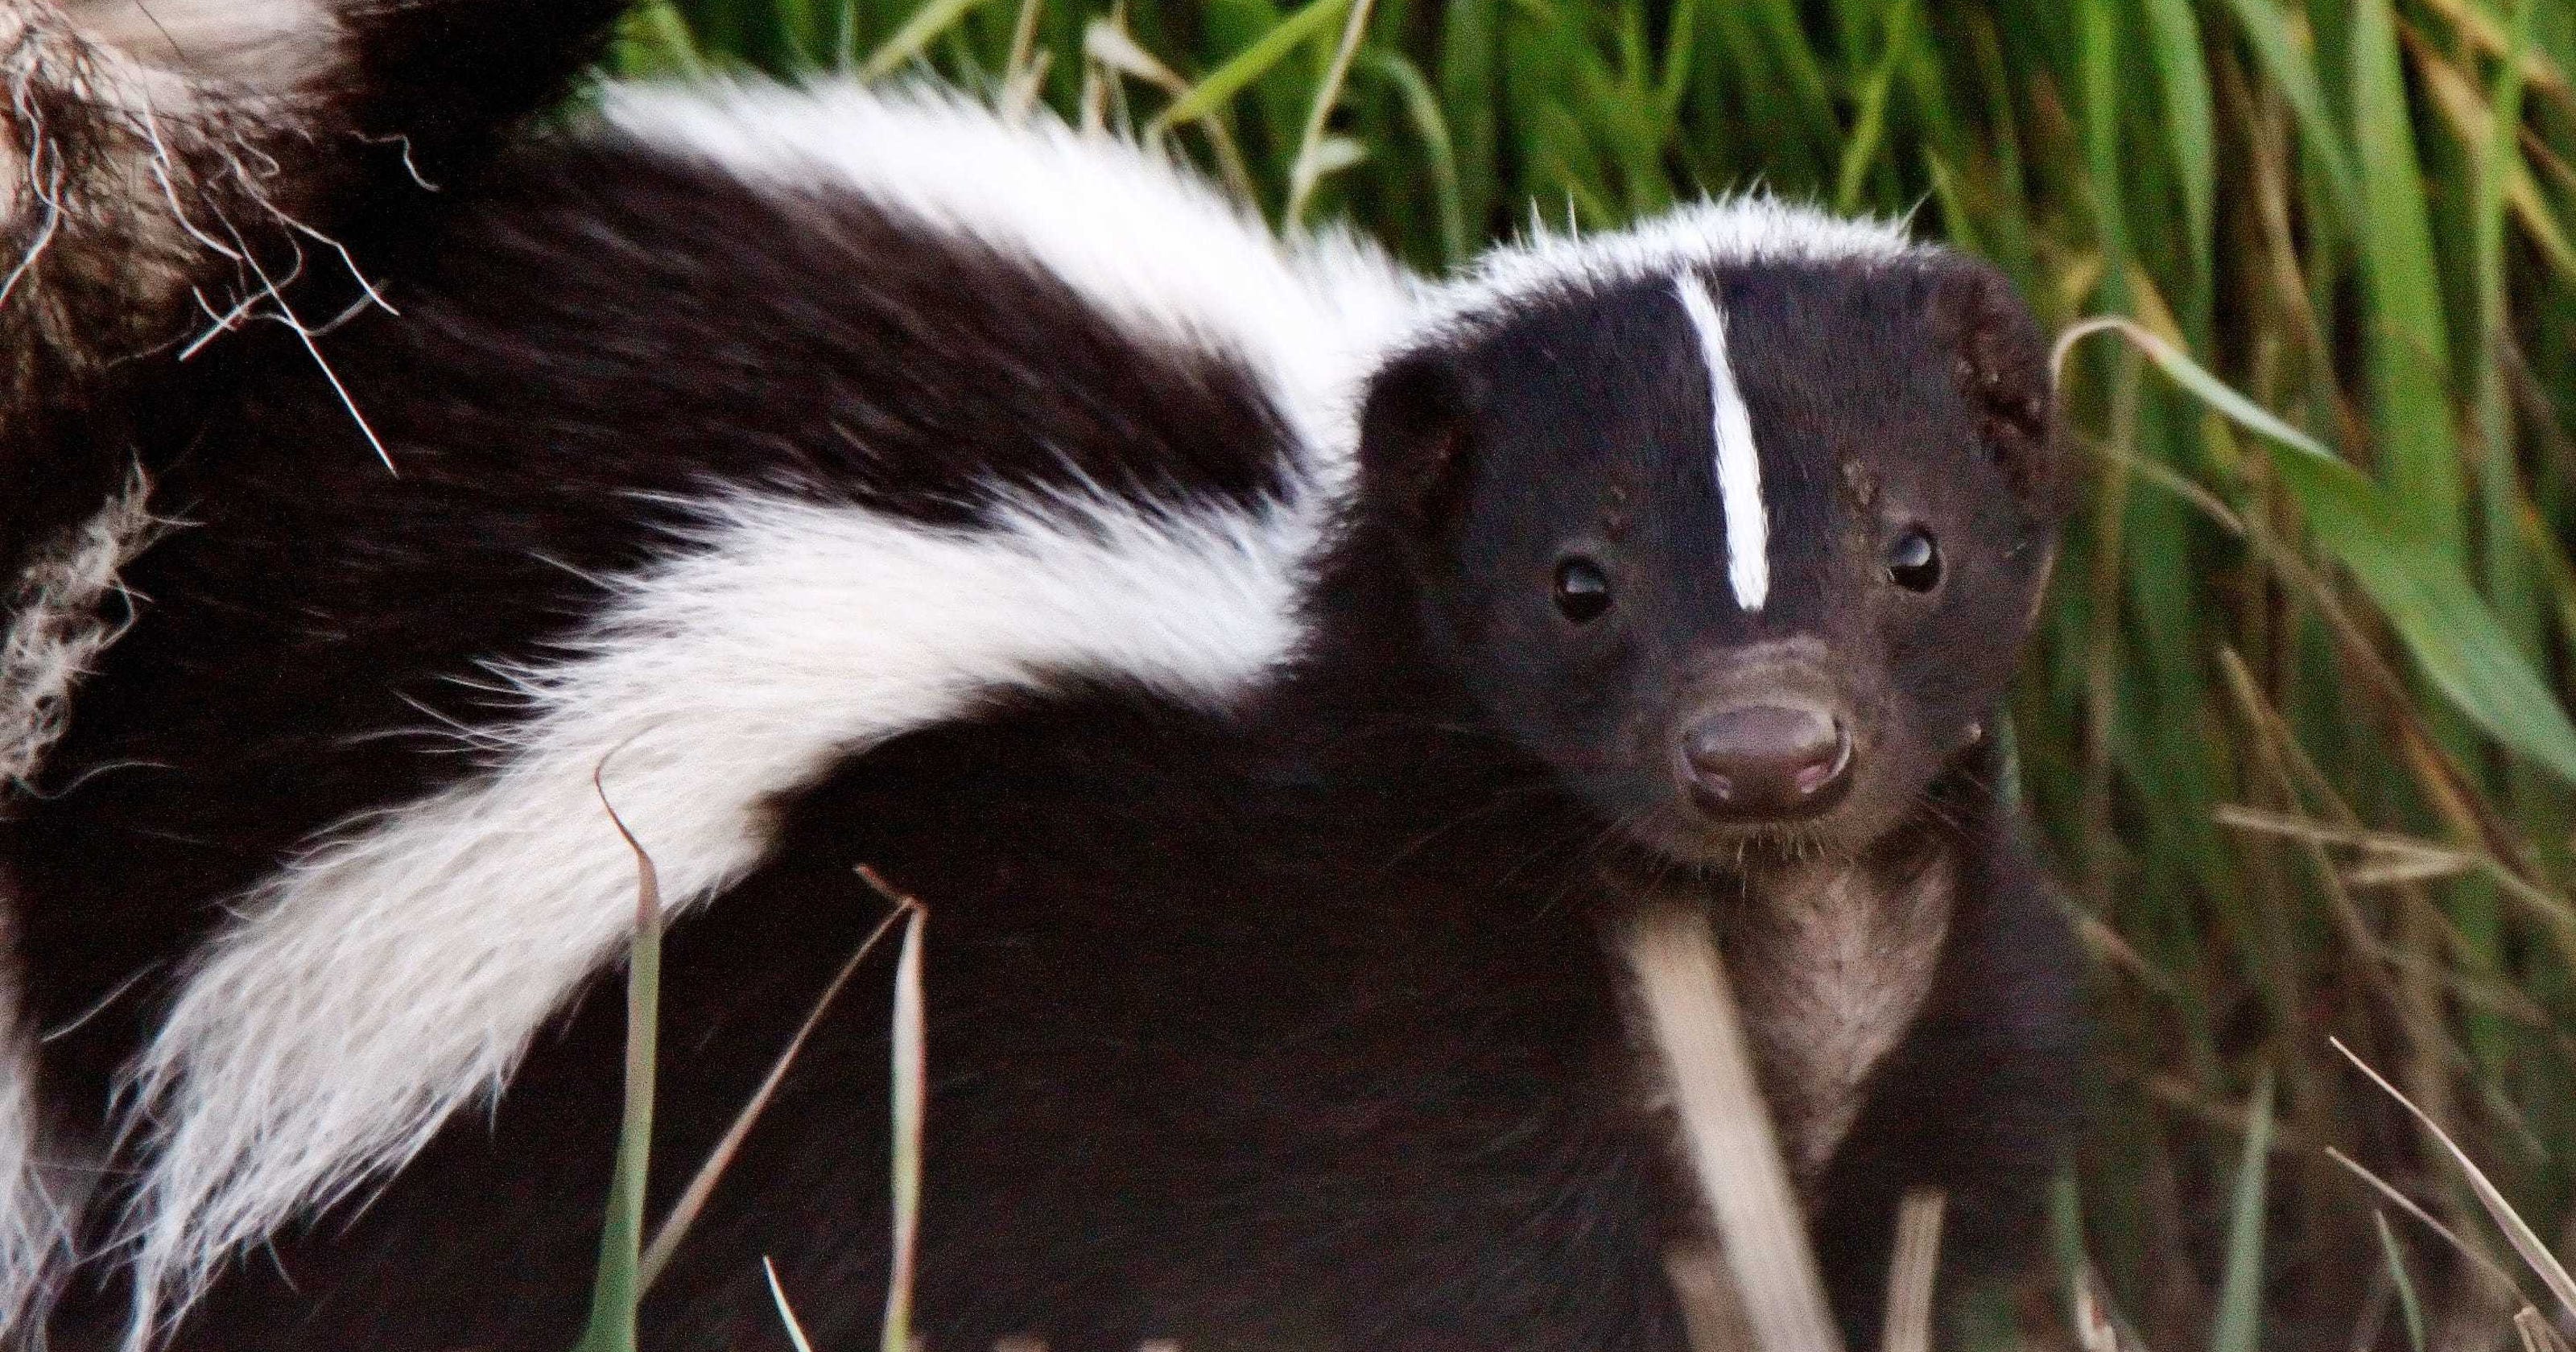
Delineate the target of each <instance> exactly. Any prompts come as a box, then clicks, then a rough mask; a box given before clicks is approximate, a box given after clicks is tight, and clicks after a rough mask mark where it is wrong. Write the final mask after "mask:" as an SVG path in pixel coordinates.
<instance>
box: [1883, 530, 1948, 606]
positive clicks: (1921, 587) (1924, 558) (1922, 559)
mask: <svg viewBox="0 0 2576 1352" xmlns="http://www.w3.org/2000/svg"><path fill="white" fill-rule="evenodd" d="M1887 580H1888V581H1890V582H1893V583H1895V584H1896V585H1897V586H1900V587H1903V588H1904V589H1906V590H1907V591H1910V592H1928V591H1930V590H1932V589H1933V588H1934V587H1937V586H1940V585H1941V547H1940V546H1939V545H1937V544H1934V543H1933V542H1932V533H1931V532H1930V531H1927V530H1925V529H1923V528H1922V527H1920V526H1916V527H1913V528H1912V529H1909V530H1907V531H1906V532H1905V533H1904V534H1902V535H1899V536H1897V537H1896V542H1895V543H1894V544H1891V545H1889V546H1888V547H1887Z"/></svg>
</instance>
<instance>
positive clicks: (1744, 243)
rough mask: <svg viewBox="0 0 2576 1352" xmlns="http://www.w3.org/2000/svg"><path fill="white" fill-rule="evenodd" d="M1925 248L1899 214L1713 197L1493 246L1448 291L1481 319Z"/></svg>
mask: <svg viewBox="0 0 2576 1352" xmlns="http://www.w3.org/2000/svg"><path fill="white" fill-rule="evenodd" d="M1918 248H1920V246H1918V245H1916V244H1914V243H1913V242H1911V241H1910V240H1908V239H1907V238H1906V236H1905V228H1904V226H1903V225H1902V224H1901V223H1899V222H1895V221H1881V220H1873V219H1869V218H1866V217H1862V218H1846V217H1841V216H1829V215H1827V214H1825V213H1824V212H1822V211H1819V210H1817V209H1815V208H1813V207H1807V206H1798V205H1795V204H1792V203H1788V202H1783V201H1780V200H1779V199H1778V198H1775V197H1769V196H1760V195H1747V196H1741V197H1725V198H1716V199H1712V200H1709V201H1704V202H1700V203H1697V204H1695V205H1691V206H1685V207H1680V208H1676V209H1675V210H1673V211H1671V212H1668V213H1666V214H1665V215H1662V216H1658V217H1656V218H1655V219H1653V220H1651V221H1646V222H1643V223H1641V224H1639V225H1637V226H1635V227H1634V228H1631V229H1627V230H1621V231H1617V232H1615V233H1612V234H1597V235H1584V236H1581V237H1572V236H1558V235H1549V234H1545V233H1540V234H1535V235H1533V236H1532V237H1531V238H1529V239H1528V240H1525V241H1523V242H1521V243H1519V244H1515V245H1512V246H1510V247H1507V248H1500V249H1496V250H1494V251H1493V252H1491V253H1489V254H1486V255H1485V256H1484V258H1483V259H1482V260H1480V261H1479V262H1478V263H1477V265H1476V267H1475V268H1474V269H1473V270H1471V271H1470V272H1469V273H1468V274H1467V275H1466V276H1465V277H1464V278H1462V279H1461V280H1460V281H1459V282H1457V283H1456V284H1453V285H1451V286H1448V287H1445V288H1443V289H1442V292H1441V296H1440V306H1439V308H1440V311H1441V313H1442V315H1443V316H1444V318H1445V320H1446V322H1448V323H1451V324H1455V323H1461V322H1464V323H1468V324H1473V323H1474V322H1475V321H1476V320H1478V319H1479V318H1482V317H1485V316H1491V315H1498V314H1508V313H1510V312H1511V311H1512V310H1513V309H1514V308H1516V307H1518V306H1519V305H1521V304H1522V303H1525V302H1527V301H1530V300H1533V299H1537V298H1540V297H1544V296H1548V295H1553V294H1560V293H1565V292H1584V291H1600V290H1606V289H1608V288H1610V287H1614V286H1620V285H1625V284H1629V283H1637V282H1659V281H1661V280H1663V279H1664V278H1667V277H1670V276H1673V275H1674V274H1676V273H1680V272H1686V271H1701V272H1705V271H1707V270H1708V269H1711V268H1716V267H1723V266H1726V265H1728V264H1743V263H1775V262H1776V263H1786V262H1802V261H1813V262H1833V261H1837V260H1860V261H1872V260H1878V261H1889V262H1893V261H1895V260H1898V259H1901V258H1904V257H1906V256H1907V255H1909V254H1912V253H1914V252H1916V251H1917V250H1918Z"/></svg>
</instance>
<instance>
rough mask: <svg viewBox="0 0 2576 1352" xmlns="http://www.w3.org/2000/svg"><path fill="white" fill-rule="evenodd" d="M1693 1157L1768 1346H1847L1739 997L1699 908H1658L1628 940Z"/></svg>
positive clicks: (1777, 1349)
mask: <svg viewBox="0 0 2576 1352" xmlns="http://www.w3.org/2000/svg"><path fill="white" fill-rule="evenodd" d="M1626 949H1627V953H1626V956H1627V959H1628V964H1629V966H1630V967H1631V968H1632V969H1633V970H1634V971H1635V973H1636V975H1637V989H1638V993H1639V996H1640V998H1641V1000H1642V1001H1643V1003H1644V1005H1645V1008H1646V1016H1647V1024H1648V1028H1649V1030H1650V1032H1651V1034H1652V1038H1653V1042H1654V1045H1655V1048H1656V1050H1657V1051H1658V1052H1659V1053H1660V1054H1661V1059H1662V1062H1663V1069H1664V1074H1665V1077H1666V1079H1667V1081H1668V1083H1670V1084H1671V1086H1672V1090H1673V1102H1674V1107H1675V1110H1676V1112H1677V1113H1678V1115H1679V1116H1680V1118H1681V1121H1682V1132H1683V1136H1684V1138H1685V1140H1686V1142H1687V1146H1688V1151H1689V1155H1690V1159H1691V1163H1692V1165H1693V1167H1694V1170H1695V1171H1696V1173H1697V1175H1698V1178H1699V1182H1700V1187H1701V1193H1702V1200H1703V1201H1705V1202H1706V1203H1707V1204H1708V1206H1709V1210H1710V1216H1711V1219H1712V1220H1713V1221H1714V1222H1715V1223H1716V1226H1717V1236H1718V1245H1719V1248H1720V1249H1721V1250H1722V1251H1723V1252H1724V1253H1725V1256H1726V1263H1727V1266H1728V1268H1729V1269H1731V1270H1732V1271H1733V1272H1734V1274H1735V1286H1736V1290H1737V1292H1738V1293H1739V1294H1741V1295H1742V1297H1743V1299H1744V1313H1745V1315H1746V1318H1747V1320H1748V1321H1749V1322H1750V1323H1751V1324H1752V1326H1753V1330H1754V1334H1755V1340H1756V1345H1757V1346H1759V1347H1760V1348H1761V1349H1762V1352H1840V1349H1841V1347H1842V1335H1841V1333H1840V1332H1839V1330H1838V1329H1837V1328H1836V1326H1835V1324H1834V1321H1833V1317H1832V1316H1831V1315H1829V1314H1827V1313H1826V1306H1825V1294H1824V1285H1823V1283H1822V1282H1821V1281H1820V1280H1819V1279H1818V1277H1817V1275H1816V1260H1815V1256H1814V1255H1813V1254H1812V1253H1811V1252H1809V1250H1808V1247H1807V1226H1806V1218H1805V1214H1804V1213H1803V1212H1802V1211H1801V1210H1800V1209H1799V1207H1798V1202H1797V1193H1796V1191H1795V1190H1794V1189H1792V1188H1791V1187H1790V1185H1789V1170H1788V1166H1787V1165H1786V1164H1785V1163H1783V1162H1782V1159H1781V1155H1780V1143H1779V1140H1778V1138H1777V1137H1776V1136H1775V1135H1774V1133H1773V1129H1772V1125H1771V1113H1770V1110H1769V1108H1768V1107H1767V1106H1766V1105H1765V1104H1764V1103H1763V1100H1762V1091H1761V1090H1760V1089H1759V1088H1757V1087H1756V1086H1755V1083H1754V1079H1753V1062H1752V1057H1751V1056H1750V1054H1749V1053H1748V1052H1747V1051H1746V1050H1745V1045H1744V1030H1743V1028H1742V1026H1741V1025H1740V1024H1739V1023H1738V1022H1737V1017H1736V1013H1735V997H1734V996H1733V995H1732V994H1731V993H1730V992H1729V990H1728V987H1727V981H1726V969H1725V967H1724V965H1723V964H1722V963H1721V962H1720V961H1719V959H1718V956H1717V948H1716V945H1715V944H1714V943H1713V942H1712V941H1711V938H1710V935H1709V929H1708V922H1707V920H1706V919H1705V918H1704V917H1702V916H1701V915H1699V914H1698V913H1696V912H1690V913H1683V912H1681V911H1678V910H1675V909H1673V908H1669V907H1657V908H1653V909H1652V910H1650V911H1649V913H1648V914H1647V915H1645V916H1643V917H1641V918H1640V919H1639V920H1638V922H1637V924H1636V926H1635V927H1634V929H1633V930H1632V931H1631V932H1630V934H1629V935H1628V936H1627V938H1626Z"/></svg>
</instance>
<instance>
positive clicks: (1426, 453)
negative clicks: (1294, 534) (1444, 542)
mask: <svg viewBox="0 0 2576 1352" xmlns="http://www.w3.org/2000/svg"><path fill="white" fill-rule="evenodd" d="M1482 393H1483V382H1482V381H1481V380H1480V379H1479V378H1478V377H1476V376H1474V375H1473V374H1471V373H1470V372H1468V371H1467V370H1466V368H1465V367H1463V366H1462V365H1460V364H1459V362H1458V360H1457V359H1456V358H1455V357H1454V356H1452V355H1450V354H1448V353H1443V352H1438V351H1418V352H1411V353H1407V354H1406V355H1404V356H1402V357H1399V358H1397V359H1396V360H1395V361H1393V362H1391V363H1389V364H1388V365H1387V366H1386V368H1385V369H1383V370H1381V371H1379V372H1378V373H1377V375H1376V377H1375V378H1373V379H1372V380H1370V382H1369V391H1368V404H1367V407H1366V408H1365V409H1363V410H1362V412H1361V414H1360V480H1361V488H1362V493H1363V496H1364V498H1365V500H1366V501H1367V502H1369V503H1370V504H1372V506H1373V507H1374V508H1375V509H1376V510H1377V511H1379V512H1380V513H1381V514H1382V516H1383V517H1384V519H1386V520H1389V521H1390V522H1392V523H1394V524H1397V525H1399V526H1401V527H1404V528H1406V529H1407V530H1409V531H1411V532H1416V533H1419V532H1423V531H1436V530H1438V529H1439V528H1440V527H1441V526H1443V525H1444V524H1446V523H1447V522H1449V521H1450V520H1451V519H1452V518H1453V517H1454V516H1455V515H1456V513H1457V510H1458V507H1459V499H1460V498H1461V497H1462V496H1463V494H1464V491H1465V488H1466V479H1467V468H1468V464H1469V459H1468V458H1469V456H1470V455H1471V454H1472V449H1473V442H1474V440H1475V416H1476V409H1477V407H1478V405H1479V404H1480V403H1481V402H1482Z"/></svg>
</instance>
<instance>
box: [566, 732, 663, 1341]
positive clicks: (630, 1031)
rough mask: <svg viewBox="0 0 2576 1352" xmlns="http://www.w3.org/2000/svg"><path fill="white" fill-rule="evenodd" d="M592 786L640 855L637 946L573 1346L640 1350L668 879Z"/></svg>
mask: <svg viewBox="0 0 2576 1352" xmlns="http://www.w3.org/2000/svg"><path fill="white" fill-rule="evenodd" d="M606 769H607V762H606V761H604V760H603V761H602V762H601V763H600V765H599V766H598V767H596V768H594V769H593V770H592V771H591V777H590V783H591V788H592V789H593V790H594V791H596V792H597V793H598V794H599V804H600V806H601V807H603V808H606V809H607V811H608V820H609V822H610V823H611V824H613V825H614V826H616V828H617V834H618V835H620V836H623V837H624V838H625V840H626V847H627V848H628V849H630V850H632V851H634V853H635V944H634V950H633V953H632V955H631V956H630V957H629V958H628V959H627V967H626V1091H625V1100H624V1104H623V1106H622V1108H621V1110H620V1114H619V1118H618V1124H617V1163H616V1166H615V1168H614V1169H613V1170H612V1171H611V1172H610V1174H609V1182H608V1214H607V1217H606V1219H605V1221H604V1222H603V1223H602V1225H601V1227H600V1236H599V1273H598V1276H597V1277H596V1278H595V1279H594V1280H593V1282H592V1284H591V1295H590V1324H589V1326H588V1327H587V1328H585V1329H584V1330H583V1331H582V1335H581V1341H580V1342H579V1343H577V1344H575V1345H574V1352H634V1348H635V1307H636V1304H637V1302H638V1301H640V1300H641V1299H642V1298H643V1294H644V1288H643V1284H642V1283H641V1282H640V1281H639V1280H638V1278H637V1266H638V1261H639V1259H638V1255H639V1252H640V1249H641V1247H642V1244H643V1236H644V1184H645V1176H646V1170H647V1165H648V1162H649V1158H650V1156H651V1153H652V1145H653V1063H654V1045H655V1042H656V1033H657V1031H658V1029H657V1025H658V1022H659V1011H660V1007H661V984H662V883H661V878H660V876H659V875H658V874H656V873H655V872H654V869H653V856H652V855H651V854H649V853H646V851H645V849H644V846H643V844H642V843H641V842H639V841H638V840H636V839H635V835H634V833H633V832H631V831H629V830H627V829H626V822H625V820H624V819H623V818H620V817H619V816H618V815H617V808H616V806H615V805H614V804H612V803H610V802H609V801H608V791H607V789H606V787H605V786H603V785H602V784H601V782H600V777H601V774H602V772H604V771H605V770H606Z"/></svg>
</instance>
